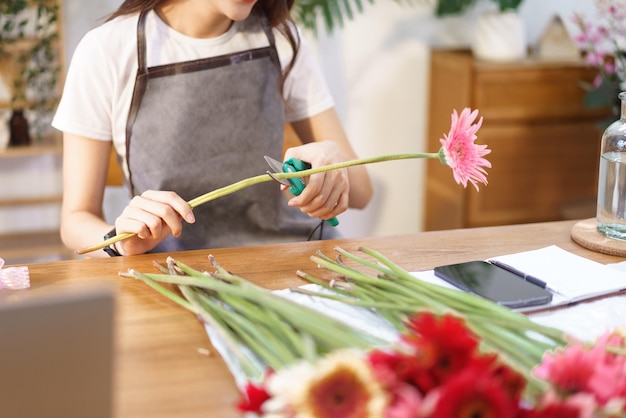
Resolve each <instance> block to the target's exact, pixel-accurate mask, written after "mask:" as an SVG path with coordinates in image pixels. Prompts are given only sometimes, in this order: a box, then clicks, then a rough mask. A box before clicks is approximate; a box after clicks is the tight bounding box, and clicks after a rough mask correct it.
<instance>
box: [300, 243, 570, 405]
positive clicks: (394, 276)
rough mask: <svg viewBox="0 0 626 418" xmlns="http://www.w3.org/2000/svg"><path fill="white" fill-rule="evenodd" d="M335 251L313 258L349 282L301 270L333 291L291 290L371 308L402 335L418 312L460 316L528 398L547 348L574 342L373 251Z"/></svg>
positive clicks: (537, 388) (540, 385)
mask: <svg viewBox="0 0 626 418" xmlns="http://www.w3.org/2000/svg"><path fill="white" fill-rule="evenodd" d="M336 251H337V252H338V253H339V256H338V257H337V259H336V260H333V259H331V258H329V257H327V256H325V255H323V254H322V253H321V252H318V254H317V256H312V257H311V259H312V260H313V261H314V262H315V263H316V264H317V265H318V266H320V267H322V268H326V269H328V270H331V271H333V272H335V273H339V274H340V275H341V276H343V278H345V281H342V280H339V281H337V280H333V281H332V282H330V283H329V282H326V281H323V280H320V279H317V278H315V277H314V276H312V275H310V274H307V273H305V272H303V271H298V275H299V276H300V277H302V278H304V279H305V280H307V281H310V282H312V283H315V284H318V285H320V286H321V287H323V288H325V289H329V290H332V291H333V293H330V294H329V293H327V292H314V291H309V290H307V289H303V288H294V289H291V290H292V291H295V292H300V293H306V294H309V295H313V296H318V297H323V298H329V299H332V300H336V301H340V302H343V303H346V304H349V305H354V306H361V307H368V308H372V309H374V310H375V311H376V312H377V313H378V314H379V315H381V316H383V317H384V318H386V319H387V320H388V321H389V322H390V323H391V324H392V325H393V326H394V327H395V328H396V329H397V330H398V331H400V332H404V331H405V325H404V324H405V323H406V320H407V319H408V318H409V317H410V316H411V315H414V314H415V313H416V312H419V311H423V310H428V311H430V312H434V313H436V314H443V313H454V314H457V315H458V316H459V317H461V318H463V319H464V320H465V321H466V324H467V326H468V328H469V329H470V330H471V331H472V332H473V333H475V334H476V336H477V337H478V338H479V340H480V344H481V349H482V350H484V351H492V352H496V353H498V354H499V355H500V356H501V357H502V359H503V360H504V361H505V362H506V363H507V364H509V365H510V366H511V367H513V368H515V369H516V370H517V371H519V372H520V373H522V374H523V375H524V377H525V378H526V380H527V382H528V386H527V396H528V397H529V399H535V398H534V396H535V395H537V394H540V393H543V392H544V390H545V388H546V386H545V383H544V382H542V381H540V380H538V379H536V378H535V377H533V375H532V372H531V371H532V368H533V367H534V366H536V365H538V364H539V363H540V362H541V359H542V357H543V355H544V353H545V352H546V350H551V349H554V348H556V347H560V346H564V345H566V344H567V343H568V342H571V340H568V339H567V335H566V334H565V333H564V332H563V331H561V330H558V329H555V328H551V327H546V326H543V325H540V324H537V323H535V322H533V321H531V320H530V319H529V318H528V317H527V316H525V315H523V314H520V313H518V312H514V311H512V310H510V309H508V308H506V307H503V306H501V305H498V304H497V303H494V302H491V301H489V300H487V299H484V298H481V297H478V296H475V295H472V294H469V293H466V292H461V291H458V290H454V289H449V288H445V287H442V286H438V285H435V284H432V283H428V282H425V281H422V280H418V279H417V278H416V277H415V276H413V275H412V274H410V273H408V272H407V271H405V270H403V269H402V268H400V267H398V266H397V265H395V264H394V263H393V262H391V261H390V260H389V259H387V258H386V257H384V256H383V255H381V254H380V253H378V252H376V251H373V250H371V249H368V248H360V249H359V251H361V252H363V253H365V254H367V255H369V256H370V257H371V258H370V259H369V260H368V259H365V258H363V257H359V256H356V255H354V254H351V253H349V252H347V251H345V250H343V249H341V248H336ZM342 257H346V258H348V259H350V260H352V261H353V262H355V263H356V264H357V265H359V266H358V268H355V267H351V266H350V265H348V264H346V263H344V262H343V260H342ZM372 259H373V260H375V261H371V260H372ZM351 264H352V265H354V263H351ZM362 267H365V268H367V269H369V270H371V271H372V272H374V273H373V274H372V273H369V274H368V273H367V272H364V271H362Z"/></svg>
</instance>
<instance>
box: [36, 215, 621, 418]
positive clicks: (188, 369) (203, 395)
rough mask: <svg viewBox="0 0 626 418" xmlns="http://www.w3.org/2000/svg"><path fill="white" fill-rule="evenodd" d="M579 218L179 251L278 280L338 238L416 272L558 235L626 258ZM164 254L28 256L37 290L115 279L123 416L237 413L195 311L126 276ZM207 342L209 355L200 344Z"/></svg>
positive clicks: (600, 257)
mask: <svg viewBox="0 0 626 418" xmlns="http://www.w3.org/2000/svg"><path fill="white" fill-rule="evenodd" d="M574 223H575V222H574V221H563V222H551V223H538V224H526V225H514V226H497V227H486V228H475V229H462V230H448V231H433V232H423V233H417V234H411V235H400V236H387V237H375V238H358V239H347V240H336V241H325V242H320V241H316V242H303V243H298V244H283V245H267V246H260V247H241V248H232V249H215V250H198V251H187V252H181V253H173V254H171V255H172V256H174V258H177V259H179V260H181V261H183V262H185V263H187V264H189V265H191V266H193V267H195V268H198V269H210V265H209V263H208V261H207V256H208V255H209V254H213V255H214V256H215V257H216V259H217V261H218V262H219V263H220V264H221V265H222V266H224V267H225V268H227V269H228V270H230V271H232V272H233V273H235V274H238V275H240V276H242V277H244V278H246V279H249V280H251V281H253V282H256V283H258V284H261V285H262V286H265V287H267V288H270V289H280V288H286V287H289V286H293V285H300V284H304V282H303V281H302V280H300V279H299V278H297V277H296V275H295V272H296V270H298V269H300V270H304V271H307V272H310V273H312V274H314V275H316V276H318V277H324V276H325V274H326V275H327V274H328V272H323V271H321V270H318V269H317V268H316V266H315V265H314V263H313V262H312V261H311V260H310V259H309V257H310V256H311V255H313V254H314V253H315V252H316V251H317V250H321V251H322V252H324V253H326V254H332V253H333V248H334V247H335V246H340V247H342V248H343V249H345V250H347V251H350V252H354V251H357V250H358V248H359V246H366V247H368V248H372V249H374V250H377V251H379V252H381V253H382V254H384V255H386V256H387V257H389V258H390V259H391V260H392V261H394V262H395V263H397V264H398V265H400V266H402V267H403V268H405V269H406V270H408V271H419V270H427V269H432V268H434V267H435V266H436V265H439V264H445V263H451V262H460V261H467V260H471V259H486V258H489V257H493V256H497V255H503V254H509V253H515V252H520V251H526V250H531V249H537V248H541V247H544V246H548V245H552V244H556V245H559V246H560V247H562V248H564V249H566V250H569V251H571V252H573V253H575V254H578V255H581V256H583V257H587V258H590V259H593V260H596V261H599V262H601V263H613V262H618V261H622V259H620V258H618V257H613V256H608V255H604V254H600V253H594V252H591V251H589V250H586V249H585V248H583V247H581V246H579V245H578V244H576V243H575V242H573V241H572V240H571V239H570V230H571V228H572V226H573V225H574ZM153 260H158V261H164V260H165V255H141V256H130V257H116V258H110V259H85V260H70V261H60V262H52V263H35V264H30V265H29V266H28V267H29V270H30V276H31V290H28V292H46V291H49V290H50V289H51V288H57V289H58V288H62V287H64V286H67V287H71V288H75V287H77V286H79V285H81V284H82V283H95V282H100V281H104V282H109V283H111V282H114V283H115V284H116V286H117V287H118V289H119V294H118V296H117V304H116V317H115V326H116V330H115V369H114V384H115V387H114V394H115V395H114V396H115V399H114V403H115V406H114V410H115V417H117V418H137V417H151V418H159V417H163V418H174V417H220V418H228V417H237V416H239V414H238V413H237V412H236V411H235V409H234V407H233V405H234V404H235V403H236V402H237V401H238V399H239V394H238V391H237V389H236V387H235V384H234V380H233V378H232V377H231V375H230V373H229V371H228V370H227V369H226V367H225V365H224V363H223V361H222V360H221V358H220V357H219V356H218V355H217V354H216V353H215V351H214V350H213V348H212V347H211V344H210V342H209V340H208V337H207V334H206V333H205V330H204V328H203V325H202V324H201V323H200V322H199V321H198V320H197V319H196V317H195V316H194V315H193V314H191V313H189V312H188V311H186V310H185V309H183V308H181V307H179V306H178V305H176V304H174V303H173V302H170V301H169V300H168V299H166V298H165V297H164V296H161V295H160V294H158V293H157V292H156V291H154V290H152V289H150V288H148V286H146V285H145V284H143V283H142V282H140V281H136V280H133V279H128V278H120V277H119V276H118V272H120V271H126V270H128V269H130V268H134V269H136V270H139V271H144V272H152V271H154V269H153V267H152V265H151V262H152V261H153ZM199 349H208V350H210V352H211V354H210V355H206V354H203V353H202V350H199Z"/></svg>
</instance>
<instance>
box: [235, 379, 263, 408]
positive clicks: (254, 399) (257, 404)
mask: <svg viewBox="0 0 626 418" xmlns="http://www.w3.org/2000/svg"><path fill="white" fill-rule="evenodd" d="M245 391H246V393H245V397H244V398H243V399H242V400H241V401H239V403H237V409H238V410H240V411H241V412H254V413H257V414H261V407H262V406H263V404H264V403H265V401H267V400H268V399H269V398H271V396H270V395H269V394H268V393H267V391H266V390H265V388H264V387H263V386H259V385H256V384H254V383H252V382H248V383H247V384H246V388H245Z"/></svg>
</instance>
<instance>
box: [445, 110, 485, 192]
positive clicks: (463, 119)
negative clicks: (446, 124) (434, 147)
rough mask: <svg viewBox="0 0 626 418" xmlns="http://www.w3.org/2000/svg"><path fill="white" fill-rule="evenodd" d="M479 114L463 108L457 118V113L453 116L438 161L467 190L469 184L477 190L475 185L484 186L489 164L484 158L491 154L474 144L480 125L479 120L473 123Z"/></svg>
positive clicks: (483, 147)
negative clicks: (450, 171) (447, 168)
mask: <svg viewBox="0 0 626 418" xmlns="http://www.w3.org/2000/svg"><path fill="white" fill-rule="evenodd" d="M477 116H478V110H474V111H471V110H470V109H469V108H465V109H463V110H462V111H461V114H460V115H459V114H458V113H457V112H456V110H454V112H453V113H452V125H451V126H450V132H449V133H448V135H445V134H444V139H441V140H440V141H441V145H442V148H441V151H440V152H439V154H440V159H441V161H442V162H443V163H444V164H446V165H448V166H450V168H452V174H453V176H454V180H455V181H456V182H457V183H458V184H463V187H467V182H468V181H469V182H470V183H472V184H473V185H474V187H475V188H476V190H478V182H480V183H483V184H487V172H486V171H485V169H484V167H487V168H490V167H491V163H490V162H489V161H487V160H486V159H484V158H483V157H484V156H485V155H487V154H489V153H490V152H491V150H489V149H487V145H478V144H475V143H474V141H476V132H477V131H478V129H479V128H480V126H481V125H482V123H483V118H482V117H481V118H480V119H479V120H478V122H476V123H474V120H475V119H476V117H477Z"/></svg>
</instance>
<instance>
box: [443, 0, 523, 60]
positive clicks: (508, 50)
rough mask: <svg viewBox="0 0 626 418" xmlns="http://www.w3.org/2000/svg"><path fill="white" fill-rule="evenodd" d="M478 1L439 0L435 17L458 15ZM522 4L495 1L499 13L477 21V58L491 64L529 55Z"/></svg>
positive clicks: (474, 44)
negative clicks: (521, 16) (521, 12)
mask: <svg viewBox="0 0 626 418" xmlns="http://www.w3.org/2000/svg"><path fill="white" fill-rule="evenodd" d="M478 1H479V0H437V3H436V7H435V15H436V16H438V17H444V16H449V15H458V14H461V13H463V12H465V11H466V10H467V9H468V8H469V7H470V6H473V5H474V4H475V3H477V2H478ZM522 1H523V0H491V2H492V3H495V5H496V6H497V9H496V10H488V11H486V12H484V13H483V14H481V15H480V16H479V17H478V19H477V21H476V26H475V32H474V37H473V40H472V42H471V47H472V52H473V53H474V56H476V57H477V58H479V59H484V60H489V61H513V60H518V59H521V58H524V57H525V56H526V55H527V46H526V31H525V28H524V23H523V21H522V19H521V18H520V16H519V14H518V8H519V6H520V4H521V3H522Z"/></svg>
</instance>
